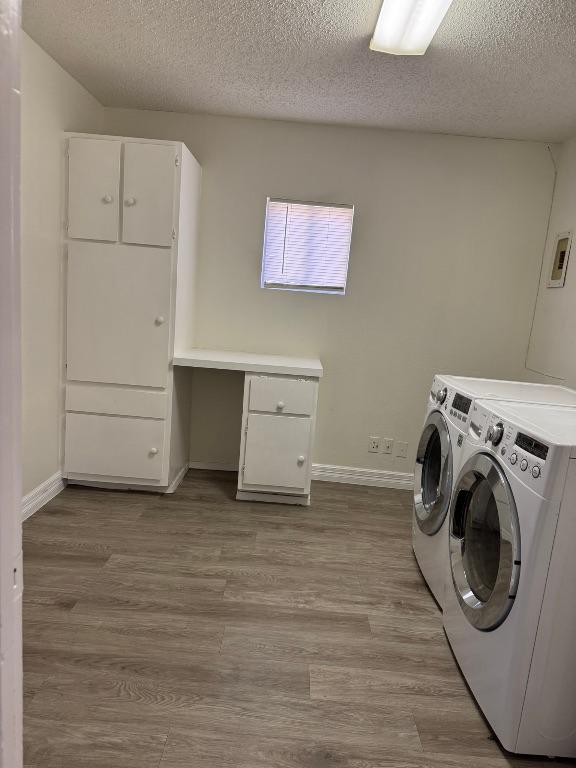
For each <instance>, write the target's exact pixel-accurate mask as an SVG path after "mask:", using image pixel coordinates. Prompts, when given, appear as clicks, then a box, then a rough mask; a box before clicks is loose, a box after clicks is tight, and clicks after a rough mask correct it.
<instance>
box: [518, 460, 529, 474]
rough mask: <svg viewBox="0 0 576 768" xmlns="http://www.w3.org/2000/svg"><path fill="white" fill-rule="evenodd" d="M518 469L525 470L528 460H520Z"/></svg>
mask: <svg viewBox="0 0 576 768" xmlns="http://www.w3.org/2000/svg"><path fill="white" fill-rule="evenodd" d="M520 469H521V470H522V472H526V470H527V469H528V462H527V461H526V459H522V461H521V462H520Z"/></svg>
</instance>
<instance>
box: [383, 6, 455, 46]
mask: <svg viewBox="0 0 576 768" xmlns="http://www.w3.org/2000/svg"><path fill="white" fill-rule="evenodd" d="M451 4H452V0H383V2H382V8H381V9H380V15H379V16H378V21H377V22H376V29H375V30H374V35H373V37H372V40H371V41H370V48H371V49H372V50H373V51H382V52H383V53H394V54H396V55H398V56H422V54H424V53H426V49H427V48H428V46H429V45H430V43H431V42H432V38H433V37H434V35H435V34H436V31H437V29H438V27H439V26H440V24H441V23H442V19H443V18H444V16H446V12H447V11H448V8H450V6H451Z"/></svg>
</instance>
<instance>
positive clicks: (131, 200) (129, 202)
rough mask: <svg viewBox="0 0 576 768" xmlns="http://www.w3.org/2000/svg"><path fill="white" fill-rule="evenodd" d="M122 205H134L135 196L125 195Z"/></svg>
mask: <svg viewBox="0 0 576 768" xmlns="http://www.w3.org/2000/svg"><path fill="white" fill-rule="evenodd" d="M124 205H128V206H131V205H136V198H135V197H127V198H126V200H124Z"/></svg>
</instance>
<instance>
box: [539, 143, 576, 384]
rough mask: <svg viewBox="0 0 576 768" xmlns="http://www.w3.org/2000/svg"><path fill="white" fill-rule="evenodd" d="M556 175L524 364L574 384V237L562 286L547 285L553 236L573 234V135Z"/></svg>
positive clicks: (575, 197)
mask: <svg viewBox="0 0 576 768" xmlns="http://www.w3.org/2000/svg"><path fill="white" fill-rule="evenodd" d="M556 161H557V165H558V178H557V182H556V190H555V193H554V203H553V206H552V211H551V215H550V227H549V230H548V238H547V241H546V250H545V255H544V266H543V269H542V274H541V278H540V290H539V293H538V301H537V305H536V313H535V316H534V327H533V329H532V336H531V338H530V349H529V353H528V360H527V366H528V368H529V369H531V370H532V371H535V372H536V371H537V372H539V373H542V374H545V375H546V376H549V377H555V378H556V379H559V380H561V381H564V382H566V383H567V384H569V385H570V386H573V387H574V386H576V240H575V241H574V243H573V245H572V253H571V256H570V260H569V263H568V270H567V273H566V282H565V285H564V287H563V288H548V287H547V283H548V278H549V276H550V271H551V269H552V261H553V259H554V250H555V246H556V237H557V235H558V234H560V233H562V232H565V231H569V230H571V231H572V232H573V233H574V235H575V236H576V138H575V139H572V140H571V141H567V142H566V143H565V144H563V145H562V146H561V147H560V150H559V152H558V154H557V156H556Z"/></svg>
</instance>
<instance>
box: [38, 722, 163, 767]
mask: <svg viewBox="0 0 576 768" xmlns="http://www.w3.org/2000/svg"><path fill="white" fill-rule="evenodd" d="M166 737H167V732H164V731H162V730H160V729H157V728H150V724H149V723H143V725H142V727H140V728H134V729H132V730H128V729H126V728H124V727H123V726H122V725H117V724H114V723H113V722H112V723H106V724H101V723H78V722H74V723H66V722H60V721H54V720H49V719H41V718H35V717H29V716H27V717H26V718H25V720H24V764H25V766H26V768H116V767H117V766H118V768H120V766H121V768H158V766H159V765H160V760H161V758H162V754H163V751H164V747H165V744H166Z"/></svg>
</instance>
